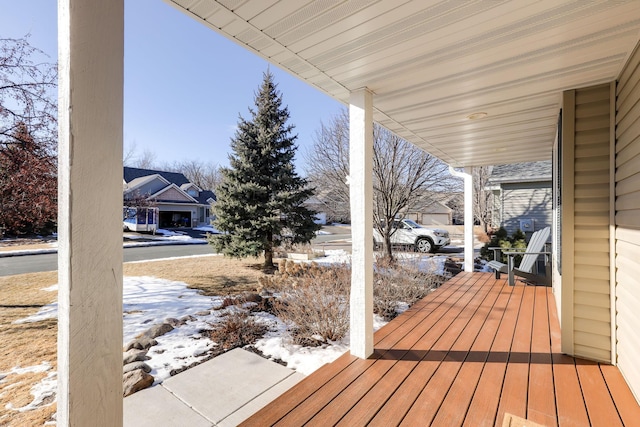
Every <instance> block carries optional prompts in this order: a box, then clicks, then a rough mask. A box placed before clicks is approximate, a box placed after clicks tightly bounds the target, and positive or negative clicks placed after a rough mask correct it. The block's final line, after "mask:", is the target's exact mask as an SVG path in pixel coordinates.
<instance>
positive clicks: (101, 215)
mask: <svg viewBox="0 0 640 427" xmlns="http://www.w3.org/2000/svg"><path fill="white" fill-rule="evenodd" d="M58 49H59V55H58V60H59V105H58V108H59V114H58V115H59V147H58V159H59V171H58V173H59V178H58V183H59V185H58V203H59V208H58V241H59V248H58V281H59V282H58V283H59V290H58V414H57V420H58V425H59V426H89V425H90V426H122V223H121V215H122V212H121V211H122V111H123V107H122V102H123V62H124V1H123V0H110V1H102V0H58Z"/></svg>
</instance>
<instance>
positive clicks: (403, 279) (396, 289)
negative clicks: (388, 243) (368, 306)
mask: <svg viewBox="0 0 640 427" xmlns="http://www.w3.org/2000/svg"><path fill="white" fill-rule="evenodd" d="M385 260H386V259H378V260H377V262H376V271H375V273H374V284H373V311H374V313H376V314H378V315H379V316H381V317H383V318H384V319H385V320H392V319H394V318H395V317H396V316H398V314H400V309H401V306H402V305H406V306H411V305H413V304H414V303H416V302H417V301H419V300H421V299H422V298H424V297H426V296H427V295H428V294H429V293H430V292H431V291H432V290H433V289H434V288H436V287H438V286H440V285H441V284H442V283H443V282H444V281H445V280H446V278H445V277H443V276H439V275H437V274H435V273H434V272H433V271H429V270H425V269H424V268H423V267H421V266H420V265H419V264H418V263H416V262H410V261H405V262H393V263H389V262H387V261H385Z"/></svg>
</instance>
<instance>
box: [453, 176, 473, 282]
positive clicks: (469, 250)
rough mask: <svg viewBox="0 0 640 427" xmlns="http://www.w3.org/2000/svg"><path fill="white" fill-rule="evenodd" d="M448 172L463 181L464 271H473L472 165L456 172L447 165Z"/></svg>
mask: <svg viewBox="0 0 640 427" xmlns="http://www.w3.org/2000/svg"><path fill="white" fill-rule="evenodd" d="M449 173H450V174H451V175H453V176H457V177H458V178H462V180H463V182H464V271H468V272H473V256H474V252H473V245H474V235H473V219H474V218H473V167H465V168H464V172H458V171H457V170H455V169H454V168H453V167H452V166H449Z"/></svg>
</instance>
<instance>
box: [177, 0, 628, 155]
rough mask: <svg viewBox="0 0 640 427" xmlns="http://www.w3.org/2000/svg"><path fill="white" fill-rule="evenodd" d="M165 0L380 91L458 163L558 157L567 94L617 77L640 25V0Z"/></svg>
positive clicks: (405, 132)
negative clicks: (555, 148) (476, 115)
mask: <svg viewBox="0 0 640 427" xmlns="http://www.w3.org/2000/svg"><path fill="white" fill-rule="evenodd" d="M165 1H167V2H168V3H170V4H172V5H174V6H176V7H177V8H178V9H180V10H182V11H183V12H185V13H187V14H189V15H190V16H192V17H194V18H195V19H197V20H198V21H200V22H202V23H204V24H205V25H207V26H209V27H210V28H212V29H214V30H215V31H217V32H219V33H220V34H222V35H224V36H226V37H228V38H230V39H231V40H233V41H235V42H237V43H239V44H241V45H242V46H244V47H246V48H247V49H249V50H251V51H253V52H255V53H257V54H258V55H260V56H262V57H264V58H265V59H267V60H268V61H270V62H271V63H273V64H276V65H278V66H279V67H281V68H283V69H284V70H286V71H288V72H290V73H291V74H293V75H295V76H297V77H299V78H300V79H302V80H303V81H305V82H307V83H309V84H310V85H312V86H314V87H316V88H318V89H319V90H321V91H323V92H325V93H327V94H328V95H330V96H332V97H333V98H335V99H337V100H338V101H341V102H343V103H345V104H347V103H348V101H349V93H350V91H353V90H355V89H359V88H362V87H367V88H369V89H370V90H371V91H372V92H373V93H374V119H375V120H376V121H377V122H378V123H380V124H381V125H383V126H385V127H387V128H388V129H390V130H392V131H394V132H396V133H397V134H398V135H400V136H402V137H404V138H405V139H407V140H409V141H411V142H412V143H414V144H416V145H417V146H419V147H421V148H423V149H425V150H426V151H428V152H430V153H431V154H433V155H436V156H438V157H439V158H441V159H442V160H444V161H446V162H448V163H449V164H451V165H453V166H477V165H488V164H499V163H515V162H523V161H532V160H545V159H549V158H551V147H552V144H553V140H554V136H555V129H556V122H557V117H558V112H559V108H560V99H561V91H563V90H565V89H571V88H577V87H583V86H589V85H594V84H598V83H605V82H610V81H612V80H613V79H615V78H616V77H617V76H618V74H619V72H620V70H621V69H622V67H623V65H624V63H625V61H626V60H627V58H628V57H629V55H630V53H631V51H632V49H633V48H634V46H635V44H636V42H637V41H638V35H639V34H640V33H639V31H640V2H638V1H633V0H632V1H607V0H603V1H589V2H576V1H561V0H542V1H536V2H533V1H521V0H511V1H484V0H475V1H471V0H469V1H445V0H439V1H436V0H432V1H426V0H424V1H409V0H350V1H345V0H316V1H310V0H165ZM477 112H483V113H487V116H486V117H484V118H480V119H476V120H471V119H468V118H467V117H468V116H469V115H471V114H472V113H477Z"/></svg>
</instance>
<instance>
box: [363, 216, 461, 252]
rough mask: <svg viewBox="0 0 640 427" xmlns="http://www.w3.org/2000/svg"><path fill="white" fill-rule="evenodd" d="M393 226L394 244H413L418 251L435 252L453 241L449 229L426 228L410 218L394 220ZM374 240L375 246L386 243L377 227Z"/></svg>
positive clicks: (392, 236) (374, 231)
mask: <svg viewBox="0 0 640 427" xmlns="http://www.w3.org/2000/svg"><path fill="white" fill-rule="evenodd" d="M391 227H393V228H394V229H395V231H393V230H392V231H393V234H392V235H391V244H392V245H413V248H414V250H416V251H418V252H424V253H426V252H435V251H437V250H438V249H440V248H441V247H443V246H446V245H448V244H449V243H450V242H451V239H449V232H448V231H447V230H441V229H438V228H425V227H423V226H421V225H419V224H417V223H415V222H414V221H411V220H410V219H403V220H399V221H393V224H392V225H391ZM373 240H374V243H375V246H378V245H382V244H383V243H384V239H383V237H382V235H381V234H380V232H379V231H378V230H377V229H375V228H374V230H373Z"/></svg>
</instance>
